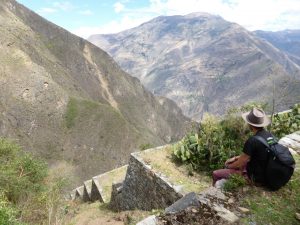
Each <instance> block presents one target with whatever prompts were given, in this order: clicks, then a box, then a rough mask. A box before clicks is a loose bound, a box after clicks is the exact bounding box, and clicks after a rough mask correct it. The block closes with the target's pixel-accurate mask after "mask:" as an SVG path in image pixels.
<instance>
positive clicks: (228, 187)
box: [223, 174, 247, 192]
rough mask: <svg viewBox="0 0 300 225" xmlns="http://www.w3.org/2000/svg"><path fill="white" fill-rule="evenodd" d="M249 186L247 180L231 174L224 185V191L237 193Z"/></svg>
mask: <svg viewBox="0 0 300 225" xmlns="http://www.w3.org/2000/svg"><path fill="white" fill-rule="evenodd" d="M246 184H247V181H246V179H245V178H244V177H243V176H241V175H239V174H231V175H230V176H229V178H228V180H226V182H225V183H224V186H223V190H225V191H230V192H232V191H235V190H236V189H238V188H240V187H244V186H245V185H246Z"/></svg>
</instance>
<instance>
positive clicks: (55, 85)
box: [0, 0, 191, 187]
mask: <svg viewBox="0 0 300 225" xmlns="http://www.w3.org/2000/svg"><path fill="white" fill-rule="evenodd" d="M0 21H1V26H0V40H1V41H0V137H7V138H10V139H14V140H16V141H17V142H18V143H19V144H20V145H22V146H24V149H26V151H30V152H33V153H35V154H37V155H38V156H40V157H41V158H43V159H45V160H46V161H47V162H48V163H49V164H50V166H52V165H56V164H60V163H61V164H68V165H69V166H73V167H74V168H75V170H74V174H73V177H74V180H73V185H74V186H76V184H78V183H79V182H81V181H83V180H86V179H88V178H89V177H91V176H94V175H97V174H99V173H102V172H105V171H108V170H110V169H113V168H115V167H118V166H121V165H124V164H126V163H127V159H128V157H129V154H130V153H131V152H133V151H136V150H138V149H139V147H140V146H143V145H152V146H157V145H162V144H164V143H168V142H171V141H175V140H178V139H180V138H181V137H182V136H183V135H184V133H185V131H186V130H187V129H189V127H190V125H191V121H190V120H189V119H188V118H186V117H185V116H183V114H182V113H181V110H180V109H179V108H178V107H177V106H176V105H175V104H174V102H172V101H170V100H167V99H163V98H158V97H155V96H153V95H152V94H151V93H150V92H148V91H147V90H145V88H144V87H143V86H142V85H141V83H140V82H139V81H138V80H137V79H136V78H132V77H131V76H129V75H128V74H127V73H125V72H124V71H122V70H121V69H120V68H119V66H118V65H117V64H116V63H115V62H114V61H113V59H112V58H111V57H109V55H108V54H107V53H105V52H104V51H102V50H101V49H99V48H98V47H96V46H94V45H93V44H91V43H89V42H88V41H85V40H84V39H81V38H79V37H77V36H75V35H73V34H71V33H69V32H67V31H66V30H64V29H62V28H60V27H58V26H56V25H54V24H52V23H50V22H48V21H46V20H45V19H43V18H42V17H40V16H39V15H37V14H35V13H34V12H32V11H30V10H29V9H27V8H25V7H24V6H22V5H21V4H18V3H17V2H16V1H15V0H1V4H0ZM74 186H73V187H74Z"/></svg>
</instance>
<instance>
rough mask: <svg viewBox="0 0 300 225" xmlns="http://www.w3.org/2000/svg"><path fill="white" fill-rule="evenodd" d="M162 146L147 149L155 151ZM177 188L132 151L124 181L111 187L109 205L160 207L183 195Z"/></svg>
mask: <svg viewBox="0 0 300 225" xmlns="http://www.w3.org/2000/svg"><path fill="white" fill-rule="evenodd" d="M164 147H165V146H162V147H159V148H155V149H149V150H147V151H157V150H160V149H163V148H164ZM179 189H180V188H178V186H176V185H172V184H171V183H170V182H168V180H167V179H166V177H164V176H163V175H161V174H157V173H155V172H154V171H153V170H152V169H151V167H150V166H149V165H147V164H146V163H145V162H144V161H143V160H142V158H140V157H139V156H138V153H132V154H131V157H130V160H129V167H128V170H127V174H126V178H125V181H124V182H123V184H122V185H121V184H117V185H116V186H114V188H113V193H112V198H111V200H112V201H111V206H112V207H115V208H114V209H115V210H130V209H142V210H152V209H161V208H165V207H167V206H169V205H171V204H173V203H174V202H175V201H177V200H178V199H180V198H181V197H182V196H183V194H182V193H180V191H179Z"/></svg>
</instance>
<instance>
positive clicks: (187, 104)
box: [91, 12, 300, 119]
mask: <svg viewBox="0 0 300 225" xmlns="http://www.w3.org/2000/svg"><path fill="white" fill-rule="evenodd" d="M91 41H92V42H93V43H95V44H96V45H98V46H100V47H102V48H104V49H105V50H106V51H108V52H109V53H110V54H111V56H112V57H114V59H115V60H116V61H117V62H118V63H119V64H120V65H121V67H122V68H123V69H124V70H125V71H127V72H128V73H129V74H132V75H133V76H136V77H138V78H139V79H140V80H141V82H142V83H143V84H144V85H145V86H146V87H147V88H148V89H149V90H151V91H152V92H153V93H155V94H157V95H161V96H166V97H168V98H171V99H172V100H174V101H175V102H176V103H177V104H178V105H179V106H180V107H181V108H182V110H183V111H184V113H185V114H186V115H188V116H190V117H192V118H195V119H201V116H202V114H203V113H204V112H206V111H208V112H211V113H215V114H224V111H226V109H228V108H229V107H232V106H239V105H242V104H245V103H246V102H248V101H255V100H258V101H267V102H268V101H270V98H271V97H270V94H269V92H270V91H272V87H271V86H272V85H271V83H272V82H273V81H274V82H277V85H278V88H279V87H280V86H282V85H283V84H284V83H285V80H289V81H288V82H286V84H289V85H291V86H293V85H294V84H295V85H298V86H299V82H298V83H294V82H293V79H294V78H293V77H297V79H299V77H300V75H299V73H300V72H299V71H300V69H299V66H297V65H296V64H295V63H294V62H293V61H292V60H291V59H290V58H288V57H287V56H286V55H285V54H284V53H282V52H280V51H279V50H278V49H276V48H274V47H273V46H272V45H271V44H270V43H268V42H264V41H262V40H261V39H260V38H258V37H257V36H255V35H254V34H253V33H251V32H249V31H247V30H246V29H245V28H243V27H242V26H240V25H238V24H235V23H231V22H228V21H226V20H224V19H222V18H221V17H220V16H214V15H210V14H208V13H201V12H200V13H192V14H188V15H185V16H164V17H158V18H156V19H153V20H151V21H149V22H147V23H144V24H143V25H141V26H139V27H136V28H133V29H130V30H127V31H125V32H121V33H119V34H116V35H110V36H102V35H98V36H97V38H95V39H93V40H92V39H91ZM270 80H272V82H271V83H270ZM258 87H259V88H260V92H258V91H257V88H258ZM296 89H299V90H300V87H299V88H298V87H294V88H291V87H289V88H286V90H289V91H290V93H286V96H288V99H285V100H282V101H281V103H280V104H283V105H281V108H278V109H277V110H278V111H279V110H280V109H284V108H286V107H289V105H284V104H285V103H288V102H293V103H295V102H297V101H300V99H299V97H300V95H299V94H297V91H296ZM278 94H279V93H278ZM280 96H283V94H282V95H280Z"/></svg>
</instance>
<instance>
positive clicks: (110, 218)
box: [63, 202, 153, 225]
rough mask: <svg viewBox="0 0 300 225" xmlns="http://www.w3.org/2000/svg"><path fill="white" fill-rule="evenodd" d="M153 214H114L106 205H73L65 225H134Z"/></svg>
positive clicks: (135, 211) (131, 212) (145, 212)
mask: <svg viewBox="0 0 300 225" xmlns="http://www.w3.org/2000/svg"><path fill="white" fill-rule="evenodd" d="M151 213H153V212H147V211H140V210H133V211H124V212H113V211H111V210H110V209H109V208H108V205H107V204H105V203H100V202H95V203H90V204H89V203H80V202H77V203H76V202H75V203H71V205H70V207H69V209H68V213H67V215H66V217H65V220H64V223H63V225H99V224H101V225H133V224H136V223H137V222H139V221H141V220H142V219H144V218H146V217H148V216H149V215H150V214H151Z"/></svg>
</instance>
